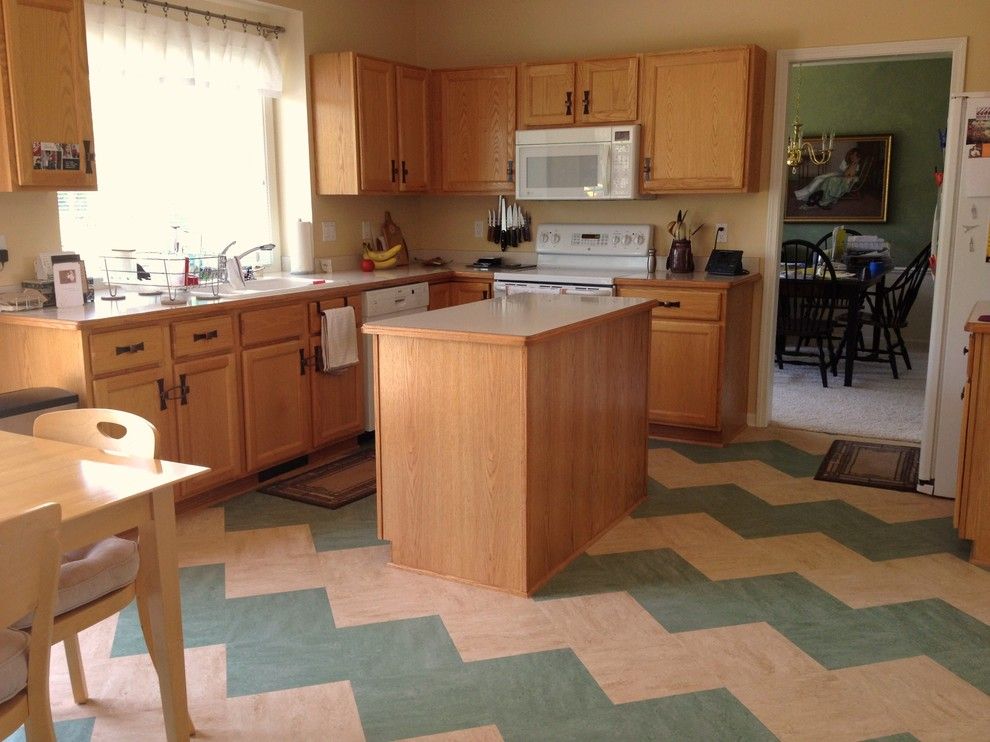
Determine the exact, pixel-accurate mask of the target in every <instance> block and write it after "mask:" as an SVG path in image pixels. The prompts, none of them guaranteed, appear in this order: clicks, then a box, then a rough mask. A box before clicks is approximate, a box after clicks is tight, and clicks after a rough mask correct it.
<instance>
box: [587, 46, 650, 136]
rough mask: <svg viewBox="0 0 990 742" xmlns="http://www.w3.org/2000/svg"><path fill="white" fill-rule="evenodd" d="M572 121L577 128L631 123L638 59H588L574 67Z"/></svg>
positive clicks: (637, 89)
mask: <svg viewBox="0 0 990 742" xmlns="http://www.w3.org/2000/svg"><path fill="white" fill-rule="evenodd" d="M576 97H577V100H576V101H575V104H574V105H575V118H576V120H577V122H578V123H581V124H598V123H601V124H607V123H614V122H620V121H635V120H636V114H637V108H638V107H637V105H636V104H637V100H638V97H639V58H638V57H625V58H622V59H588V60H584V61H581V62H578V63H577V90H576Z"/></svg>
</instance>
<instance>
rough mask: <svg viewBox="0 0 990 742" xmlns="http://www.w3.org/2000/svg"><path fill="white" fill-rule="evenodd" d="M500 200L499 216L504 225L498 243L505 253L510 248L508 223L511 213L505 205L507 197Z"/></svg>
mask: <svg viewBox="0 0 990 742" xmlns="http://www.w3.org/2000/svg"><path fill="white" fill-rule="evenodd" d="M498 199H499V215H500V217H501V218H500V220H499V221H500V223H501V225H502V228H501V230H500V233H499V238H498V243H499V246H500V247H501V248H502V252H505V249H506V248H507V247H508V246H509V225H508V221H507V220H508V218H509V213H508V209H507V207H506V205H505V197H504V196H499V197H498Z"/></svg>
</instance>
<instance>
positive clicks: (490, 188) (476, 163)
mask: <svg viewBox="0 0 990 742" xmlns="http://www.w3.org/2000/svg"><path fill="white" fill-rule="evenodd" d="M434 74H435V75H436V76H437V88H438V96H439V117H440V132H439V147H440V178H441V190H442V191H443V192H445V193H512V192H513V191H514V189H515V156H516V155H515V146H516V68H515V67H512V66H502V67H476V68H472V69H460V70H440V71H439V72H435V73H434Z"/></svg>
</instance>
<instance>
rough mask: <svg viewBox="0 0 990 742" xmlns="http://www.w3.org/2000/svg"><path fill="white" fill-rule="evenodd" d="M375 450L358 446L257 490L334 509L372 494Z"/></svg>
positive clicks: (373, 491)
mask: <svg viewBox="0 0 990 742" xmlns="http://www.w3.org/2000/svg"><path fill="white" fill-rule="evenodd" d="M375 488H376V485H375V450H374V449H373V448H367V449H362V450H360V451H358V452H357V453H352V454H350V455H348V456H345V457H344V458H342V459H337V460H336V461H331V462H330V463H329V464H322V465H320V466H318V467H316V468H315V469H310V470H309V471H307V472H305V473H303V474H299V475H298V476H295V477H292V478H291V479H283V480H281V481H279V482H276V483H275V484H270V485H267V486H265V487H259V488H258V491H259V492H264V493H265V494H267V495H276V496H277V497H284V498H287V499H289V500H298V501H299V502H307V503H309V504H311V505H319V506H321V507H325V508H330V509H331V510H336V509H337V508H340V507H343V506H344V505H347V504H349V503H352V502H355V501H356V500H360V499H361V498H364V497H367V496H368V495H373V494H374V493H375Z"/></svg>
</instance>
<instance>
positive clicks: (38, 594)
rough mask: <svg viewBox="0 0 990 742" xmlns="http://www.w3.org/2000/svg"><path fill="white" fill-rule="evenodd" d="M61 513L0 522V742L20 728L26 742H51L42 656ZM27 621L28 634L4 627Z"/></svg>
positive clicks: (43, 509) (44, 510)
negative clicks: (0, 562)
mask: <svg viewBox="0 0 990 742" xmlns="http://www.w3.org/2000/svg"><path fill="white" fill-rule="evenodd" d="M61 512H62V511H61V508H60V507H59V506H58V505H56V504H54V503H49V504H48V505H42V506H40V507H37V508H33V509H32V510H29V511H27V512H25V513H21V514H20V515H16V516H14V517H12V518H8V519H6V520H2V521H0V554H3V560H2V564H0V595H2V596H3V599H2V600H0V627H4V628H0V739H6V738H7V737H9V736H10V735H11V734H13V733H14V731H16V730H17V728H18V727H20V726H21V725H22V724H23V725H24V731H25V732H26V735H27V739H28V742H37V741H43V742H49V741H51V742H53V741H54V739H55V729H54V727H53V726H52V709H51V704H50V703H49V699H48V656H49V651H50V649H51V645H52V638H51V637H52V614H53V612H54V607H55V585H56V583H57V581H58V562H59V541H58V529H59V521H60V520H61ZM25 616H30V619H31V621H32V624H31V630H30V632H26V631H18V630H16V629H11V628H6V627H8V626H12V625H14V624H15V623H18V621H19V619H24V617H25Z"/></svg>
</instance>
